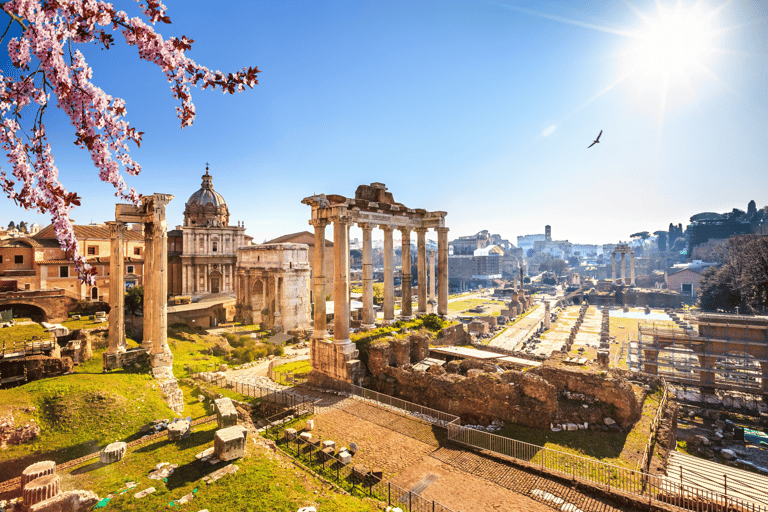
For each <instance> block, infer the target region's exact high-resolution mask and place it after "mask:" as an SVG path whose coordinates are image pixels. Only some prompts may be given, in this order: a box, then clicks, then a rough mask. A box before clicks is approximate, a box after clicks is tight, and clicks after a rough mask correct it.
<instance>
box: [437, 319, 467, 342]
mask: <svg viewBox="0 0 768 512" xmlns="http://www.w3.org/2000/svg"><path fill="white" fill-rule="evenodd" d="M439 341H440V344H441V345H467V344H469V343H472V336H470V335H469V333H468V332H467V331H466V330H465V329H464V324H461V323H459V324H456V325H451V326H448V327H444V328H443V329H441V330H440V337H439Z"/></svg>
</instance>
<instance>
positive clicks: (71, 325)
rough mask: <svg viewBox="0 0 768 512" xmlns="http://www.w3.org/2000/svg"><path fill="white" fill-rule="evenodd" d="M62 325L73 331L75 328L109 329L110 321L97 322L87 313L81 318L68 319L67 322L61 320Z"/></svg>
mask: <svg viewBox="0 0 768 512" xmlns="http://www.w3.org/2000/svg"><path fill="white" fill-rule="evenodd" d="M61 325H63V326H64V327H66V328H67V329H69V330H70V331H73V330H75V329H108V328H109V322H101V323H96V322H94V321H93V320H90V319H89V317H88V316H85V315H84V316H83V317H81V318H80V320H67V321H66V322H61Z"/></svg>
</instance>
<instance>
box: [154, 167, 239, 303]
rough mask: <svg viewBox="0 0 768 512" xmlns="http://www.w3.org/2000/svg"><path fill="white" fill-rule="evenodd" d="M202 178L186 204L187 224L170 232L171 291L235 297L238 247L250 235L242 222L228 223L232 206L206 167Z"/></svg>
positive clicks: (173, 293) (169, 269)
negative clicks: (216, 185) (234, 224)
mask: <svg viewBox="0 0 768 512" xmlns="http://www.w3.org/2000/svg"><path fill="white" fill-rule="evenodd" d="M202 178H203V182H202V185H201V187H200V189H199V190H198V191H197V192H195V193H194V194H192V195H191V196H190V197H189V200H188V201H187V202H186V204H185V207H184V225H183V226H182V227H181V229H180V230H179V229H176V230H173V231H171V232H169V233H168V245H169V258H170V262H169V263H170V264H169V268H168V279H169V286H168V293H169V295H179V294H181V295H190V296H193V297H201V296H204V295H208V294H216V293H225V294H228V295H231V296H234V294H235V267H236V264H237V248H238V247H241V246H245V245H248V244H249V243H250V241H251V237H249V236H246V234H245V227H244V226H242V225H240V224H239V223H238V225H237V226H230V225H229V208H227V203H226V202H225V201H224V198H223V197H222V196H221V194H219V193H218V192H216V191H215V190H214V189H213V178H212V176H211V175H210V174H209V173H208V168H207V167H206V169H205V174H204V175H203V177H202ZM179 250H180V251H181V254H178V252H179ZM172 253H173V254H172Z"/></svg>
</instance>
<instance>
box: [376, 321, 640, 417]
mask: <svg viewBox="0 0 768 512" xmlns="http://www.w3.org/2000/svg"><path fill="white" fill-rule="evenodd" d="M424 338H426V337H424V336H411V337H410V338H408V339H400V340H393V339H385V340H379V341H378V342H376V343H375V344H373V345H371V347H370V349H369V356H368V370H369V376H368V387H370V388H372V389H375V390H377V391H380V392H382V393H386V394H389V395H393V396H396V397H399V398H402V399H403V400H408V401H410V402H414V403H417V404H421V405H424V406H426V407H431V408H433V409H437V410H440V411H444V412H447V413H450V414H455V415H457V416H460V417H461V418H462V422H463V423H489V422H491V421H493V420H495V419H500V420H502V421H506V422H514V423H518V424H521V425H527V426H531V427H539V428H544V427H549V426H550V423H556V422H561V421H570V422H584V421H586V422H589V423H597V422H602V419H603V418H605V417H611V418H613V419H614V420H615V421H616V422H617V423H618V424H619V425H620V426H622V427H623V428H628V427H630V426H631V425H633V424H634V423H635V422H636V421H637V420H638V419H639V417H640V412H641V406H640V401H639V400H638V398H637V396H636V395H635V392H634V390H633V388H632V386H631V384H629V382H627V380H626V379H624V378H623V377H622V376H621V375H620V374H618V373H613V372H610V371H609V372H597V371H593V372H588V371H584V370H574V369H571V368H569V367H564V366H562V365H560V364H558V365H553V366H548V365H542V366H541V367H539V368H536V369H533V370H529V371H517V370H507V371H504V372H503V373H499V372H498V369H497V368H498V367H497V366H496V365H495V364H488V363H482V362H480V361H475V360H464V361H451V362H449V363H447V364H445V365H444V366H443V367H440V366H438V365H434V366H432V367H431V368H429V370H427V371H419V370H414V369H413V368H412V367H411V363H415V362H418V361H420V360H422V359H423V358H424V357H426V356H427V355H428V353H429V339H428V338H426V339H424ZM409 346H410V351H409V350H408V347H409ZM409 352H410V355H411V357H410V358H407V357H406V355H407V354H409ZM414 356H416V357H414ZM422 356H423V357H422ZM582 403H587V404H588V407H587V408H583V407H582Z"/></svg>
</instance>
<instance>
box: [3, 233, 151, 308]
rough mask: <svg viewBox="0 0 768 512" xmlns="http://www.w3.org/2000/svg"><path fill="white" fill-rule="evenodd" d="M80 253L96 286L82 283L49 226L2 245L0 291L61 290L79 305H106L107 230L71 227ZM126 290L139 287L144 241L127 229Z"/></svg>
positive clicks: (69, 256)
mask: <svg viewBox="0 0 768 512" xmlns="http://www.w3.org/2000/svg"><path fill="white" fill-rule="evenodd" d="M74 231H75V236H76V237H77V240H78V245H79V250H80V253H81V254H82V255H83V257H85V260H86V262H87V263H88V264H89V265H91V266H92V267H93V268H94V269H95V270H96V283H95V285H93V286H87V285H85V284H83V283H81V282H80V280H79V279H78V276H77V272H76V271H75V263H74V261H73V260H72V257H71V254H70V253H69V252H67V251H64V250H62V249H61V246H60V245H59V241H58V240H57V239H56V234H55V232H54V230H53V225H49V226H47V227H45V228H44V229H42V230H40V231H38V232H37V233H36V234H35V235H32V236H28V237H19V238H9V239H6V240H2V241H0V288H2V289H3V290H35V291H36V290H50V289H54V288H59V289H62V290H66V291H67V292H68V293H69V294H71V295H72V296H74V297H76V298H78V299H81V300H92V301H104V302H108V301H109V260H110V230H109V227H107V226H105V225H103V224H89V225H87V226H82V225H75V226H74ZM124 254H125V260H124V265H125V268H124V275H125V283H124V285H125V288H130V287H132V286H137V285H141V284H143V267H144V236H143V235H142V233H141V232H140V231H133V230H130V229H129V230H126V232H125V247H124Z"/></svg>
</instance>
